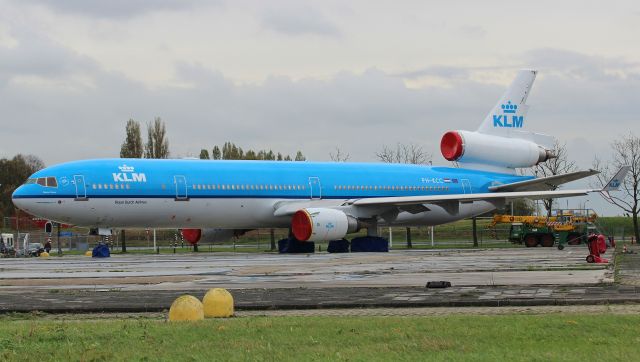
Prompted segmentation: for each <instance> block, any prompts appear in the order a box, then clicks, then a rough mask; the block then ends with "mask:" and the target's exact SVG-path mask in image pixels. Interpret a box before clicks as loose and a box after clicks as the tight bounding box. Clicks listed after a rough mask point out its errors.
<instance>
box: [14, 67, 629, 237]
mask: <svg viewBox="0 0 640 362" xmlns="http://www.w3.org/2000/svg"><path fill="white" fill-rule="evenodd" d="M536 74H537V72H536V71H535V70H521V71H519V72H518V73H517V76H516V78H515V80H514V81H513V82H512V84H511V85H510V86H509V87H508V89H507V91H506V92H505V94H504V95H503V96H502V97H501V98H500V100H499V101H498V102H497V103H496V105H495V106H494V107H493V109H492V110H491V111H490V112H489V114H488V115H487V116H486V118H485V119H484V121H483V122H482V123H481V125H480V127H479V128H478V129H477V130H476V131H464V130H456V131H448V132H446V133H445V134H444V135H443V137H442V139H441V144H440V149H441V152H442V155H443V156H444V158H445V159H446V160H448V161H453V162H455V163H457V166H458V167H439V166H424V165H409V164H387V163H345V162H333V163H332V162H282V161H280V162H271V161H225V160H194V159H191V160H185V159H174V160H161V159H119V158H115V159H94V160H83V161H75V162H68V163H62V164H59V165H55V166H51V167H47V168H45V169H42V170H40V171H38V172H36V173H34V174H33V175H32V176H30V177H29V178H28V179H27V180H26V182H25V183H24V184H23V185H21V186H20V187H19V188H17V189H16V190H15V192H14V193H13V195H12V199H13V202H14V204H15V205H16V206H18V207H19V208H20V209H22V210H24V211H26V212H28V213H30V214H33V215H36V216H39V217H42V218H46V219H49V220H53V221H56V222H60V223H66V224H74V225H78V226H86V227H91V228H98V229H99V230H100V233H101V234H109V232H110V230H111V229H113V228H126V227H149V228H181V229H182V230H183V235H184V237H185V239H187V241H189V242H192V243H197V242H198V241H199V240H201V239H202V240H218V241H219V240H223V239H225V238H230V237H232V236H233V235H239V234H241V233H242V232H244V231H246V230H252V229H258V228H289V229H290V231H291V234H292V235H293V236H294V237H295V239H297V240H298V241H331V240H337V239H342V238H344V237H345V236H346V235H347V234H350V233H354V232H356V231H359V230H360V229H361V228H366V229H367V234H368V235H369V236H372V237H376V236H377V230H378V227H379V226H422V225H426V226H430V225H431V226H432V225H439V224H444V223H449V222H453V221H456V220H460V219H466V218H470V217H473V216H477V215H481V214H484V213H487V212H489V211H492V210H494V209H496V208H500V207H503V206H504V205H505V204H506V203H507V202H509V201H510V200H513V199H520V198H527V199H549V198H561V197H572V196H582V195H586V194H588V193H590V192H602V193H605V194H606V193H607V192H608V191H613V190H616V189H617V188H618V187H619V184H620V183H621V180H623V178H624V177H625V175H626V172H627V171H628V168H623V169H621V170H620V172H618V174H617V175H616V176H615V177H614V178H613V179H612V180H611V181H610V182H609V184H608V185H607V186H606V187H605V188H604V189H602V190H557V188H558V186H560V185H561V184H564V183H567V182H571V181H574V180H578V179H581V178H584V177H588V176H591V175H594V174H596V173H597V171H594V170H587V171H578V172H572V173H568V174H563V175H556V176H550V177H544V178H535V177H534V176H522V175H518V174H517V169H519V168H528V167H532V166H535V165H537V164H539V163H541V162H545V161H547V160H549V159H551V158H553V157H555V156H554V155H553V153H552V149H553V141H554V139H553V137H551V136H548V135H543V134H539V133H534V132H531V131H528V130H527V128H528V127H527V126H528V125H529V122H528V119H527V118H526V112H527V109H528V106H527V105H526V100H527V97H528V95H529V92H530V90H531V86H532V85H533V82H534V80H535V77H536Z"/></svg>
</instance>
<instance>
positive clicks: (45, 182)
mask: <svg viewBox="0 0 640 362" xmlns="http://www.w3.org/2000/svg"><path fill="white" fill-rule="evenodd" d="M25 184H27V185H28V184H38V185H40V186H44V187H56V188H57V187H58V180H57V179H56V178H55V177H38V178H30V179H27V181H26V182H25Z"/></svg>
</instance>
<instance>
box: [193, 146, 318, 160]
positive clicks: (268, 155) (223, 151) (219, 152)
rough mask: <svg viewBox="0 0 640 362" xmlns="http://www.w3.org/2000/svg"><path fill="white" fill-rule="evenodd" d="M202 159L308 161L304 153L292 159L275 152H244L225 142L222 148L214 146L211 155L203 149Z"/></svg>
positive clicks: (201, 151) (299, 153) (300, 152)
mask: <svg viewBox="0 0 640 362" xmlns="http://www.w3.org/2000/svg"><path fill="white" fill-rule="evenodd" d="M200 159H203V160H259V161H306V160H307V158H306V157H305V156H304V155H303V154H302V151H298V152H297V153H296V155H295V156H294V157H293V158H291V156H289V155H284V156H283V155H282V153H280V152H278V153H275V152H273V150H268V151H267V150H258V151H254V150H252V149H249V150H247V151H244V150H243V149H242V147H239V146H236V144H235V143H232V142H225V143H224V145H222V148H220V147H218V146H214V147H213V149H212V150H211V154H209V150H208V149H206V148H203V149H202V150H200Z"/></svg>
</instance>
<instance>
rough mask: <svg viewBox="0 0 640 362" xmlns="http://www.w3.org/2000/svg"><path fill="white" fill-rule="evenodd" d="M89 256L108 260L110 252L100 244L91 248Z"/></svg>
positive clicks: (104, 245) (105, 246)
mask: <svg viewBox="0 0 640 362" xmlns="http://www.w3.org/2000/svg"><path fill="white" fill-rule="evenodd" d="M91 256H92V257H94V258H108V257H110V256H111V252H110V251H109V247H108V246H107V245H106V244H100V245H98V246H96V247H95V248H93V252H92V253H91Z"/></svg>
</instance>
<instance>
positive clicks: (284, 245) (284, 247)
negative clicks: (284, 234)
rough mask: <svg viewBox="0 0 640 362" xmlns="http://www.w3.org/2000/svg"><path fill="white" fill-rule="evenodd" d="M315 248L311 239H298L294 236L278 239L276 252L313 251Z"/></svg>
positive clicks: (306, 252)
mask: <svg viewBox="0 0 640 362" xmlns="http://www.w3.org/2000/svg"><path fill="white" fill-rule="evenodd" d="M315 249H316V243H314V242H313V241H299V240H296V239H294V238H289V239H282V240H278V252H279V253H280V254H286V253H305V254H310V253H313V252H314V251H315Z"/></svg>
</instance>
